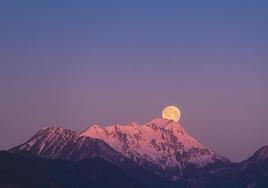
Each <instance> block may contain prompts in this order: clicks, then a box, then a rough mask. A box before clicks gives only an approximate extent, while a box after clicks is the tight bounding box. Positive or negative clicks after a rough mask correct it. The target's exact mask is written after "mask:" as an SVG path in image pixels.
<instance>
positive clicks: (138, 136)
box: [79, 118, 227, 171]
mask: <svg viewBox="0 0 268 188" xmlns="http://www.w3.org/2000/svg"><path fill="white" fill-rule="evenodd" d="M79 136H80V137H90V138H97V139H101V140H103V141H104V142H106V143H108V144H109V145H110V146H111V147H112V148H114V149H115V150H117V151H118V152H119V153H121V154H122V155H123V156H125V157H127V158H129V159H131V160H133V161H134V162H136V163H137V164H138V165H140V166H143V167H147V168H152V167H154V168H155V169H156V170H157V171H172V170H174V169H183V168H184V167H186V166H187V165H189V164H192V165H195V166H196V167H203V166H205V165H207V164H209V163H213V162H216V161H219V160H221V161H225V162H227V160H226V159H224V158H223V157H221V156H219V155H217V154H215V153H214V152H213V151H212V150H211V149H210V148H207V147H205V146H203V145H202V144H200V143H199V142H198V141H197V140H196V139H194V138H193V137H192V136H190V135H189V134H188V133H187V132H186V131H185V130H184V129H183V127H182V126H181V125H180V124H179V123H178V122H175V121H173V120H167V119H163V118H157V119H154V120H152V121H151V122H148V123H146V124H144V125H138V124H137V123H132V124H130V125H112V126H108V127H101V126H97V125H94V126H91V127H89V128H88V129H86V130H85V131H83V132H82V133H80V134H79Z"/></svg>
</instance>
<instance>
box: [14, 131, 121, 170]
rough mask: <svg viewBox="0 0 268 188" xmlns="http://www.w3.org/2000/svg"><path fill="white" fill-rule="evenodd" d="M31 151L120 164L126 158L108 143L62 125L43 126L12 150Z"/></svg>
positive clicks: (44, 156)
mask: <svg viewBox="0 0 268 188" xmlns="http://www.w3.org/2000/svg"><path fill="white" fill-rule="evenodd" d="M10 151H11V152H19V151H29V152H31V153H34V154H36V155H38V156H40V157H42V158H46V159H66V160H74V161H78V160H83V159H88V158H92V157H100V158H103V159H106V160H107V161H109V162H111V163H113V164H116V165H117V164H119V163H120V161H122V160H125V158H124V157H123V156H122V155H121V154H120V153H118V152H117V151H115V150H114V149H113V148H111V147H110V146H109V145H108V144H107V143H105V142H104V141H102V140H100V139H96V138H88V137H87V138H86V137H79V136H78V134H77V133H76V132H75V131H71V130H68V129H63V128H60V127H50V128H47V127H46V128H43V129H41V130H40V131H38V132H37V133H36V134H35V135H34V136H33V137H32V138H31V139H30V140H28V141H27V142H25V143H24V144H22V145H19V146H17V147H15V148H12V149H11V150H10Z"/></svg>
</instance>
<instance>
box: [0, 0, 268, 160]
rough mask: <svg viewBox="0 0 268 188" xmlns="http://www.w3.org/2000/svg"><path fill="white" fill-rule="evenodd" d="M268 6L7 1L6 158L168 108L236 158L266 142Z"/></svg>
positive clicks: (1, 62) (234, 1)
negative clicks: (61, 133)
mask: <svg viewBox="0 0 268 188" xmlns="http://www.w3.org/2000/svg"><path fill="white" fill-rule="evenodd" d="M267 10H268V2H267V1H265V0H263V1H258V0H256V1H252V0H251V1H248V0H239V1H238V0H226V1H215V0H214V1H213V0H211V1H208V0H203V1H191V0H185V1H184V0H181V1H178V0H176V1H175V0H174V1H172V0H170V1H164V0H163V1H156V0H154V1H144V0H143V1H134V0H133V1H127V0H122V1H110V0H109V1H108V0H107V1H102V0H96V1H93V0H92V1H73V2H71V1H67V0H65V1H62V2H60V1H42V2H41V1H19V0H18V1H10V0H4V1H1V2H0V91H1V92H0V149H8V148H10V147H12V146H15V145H17V144H20V143H22V142H23V141H25V140H26V139H28V138H29V137H31V136H32V135H33V134H34V133H35V132H36V131H37V130H39V129H40V128H41V127H43V126H49V125H58V126H62V127H65V128H70V129H73V130H76V131H82V130H83V129H85V128H87V127H88V126H89V125H91V124H92V123H97V124H101V125H104V126H105V125H109V124H115V123H130V122H133V121H135V122H139V123H144V122H147V121H150V120H151V119H153V118H155V117H159V116H160V115H161V111H162V109H163V108H164V107H165V106H166V105H169V104H172V105H178V106H180V107H181V108H182V110H183V116H182V120H181V124H182V126H183V127H184V128H185V129H186V130H187V131H188V132H189V133H190V134H192V135H193V136H194V137H195V138H197V139H198V140H199V141H200V142H201V143H203V144H205V145H207V146H210V147H212V148H213V149H214V150H216V151H217V152H218V153H220V154H222V155H224V156H226V157H228V158H230V159H231V160H233V161H241V160H244V159H246V158H247V157H249V156H250V155H251V154H252V153H253V152H255V151H256V150H257V149H258V148H260V147H261V146H263V145H267V144H268V136H267V134H268V115H267V112H268V101H267V96H268V84H267V81H268V73H267V71H268V22H267V20H268V11H267Z"/></svg>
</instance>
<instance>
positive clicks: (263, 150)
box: [254, 146, 268, 160]
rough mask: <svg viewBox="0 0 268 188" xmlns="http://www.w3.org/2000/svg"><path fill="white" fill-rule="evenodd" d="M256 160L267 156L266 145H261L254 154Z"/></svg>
mask: <svg viewBox="0 0 268 188" xmlns="http://www.w3.org/2000/svg"><path fill="white" fill-rule="evenodd" d="M254 155H255V156H256V157H257V158H258V160H262V159H266V158H268V146H263V147H262V148H260V149H259V150H258V151H256V152H255V154H254Z"/></svg>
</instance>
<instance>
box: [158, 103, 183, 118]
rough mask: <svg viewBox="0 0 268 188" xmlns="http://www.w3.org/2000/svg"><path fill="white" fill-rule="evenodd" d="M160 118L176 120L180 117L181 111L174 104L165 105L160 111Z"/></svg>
mask: <svg viewBox="0 0 268 188" xmlns="http://www.w3.org/2000/svg"><path fill="white" fill-rule="evenodd" d="M162 118H164V119H168V120H173V121H176V122H178V121H179V120H180V118H181V111H180V109H179V108H178V107H176V106H167V107H166V108H165V109H164V110H163V112H162Z"/></svg>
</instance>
